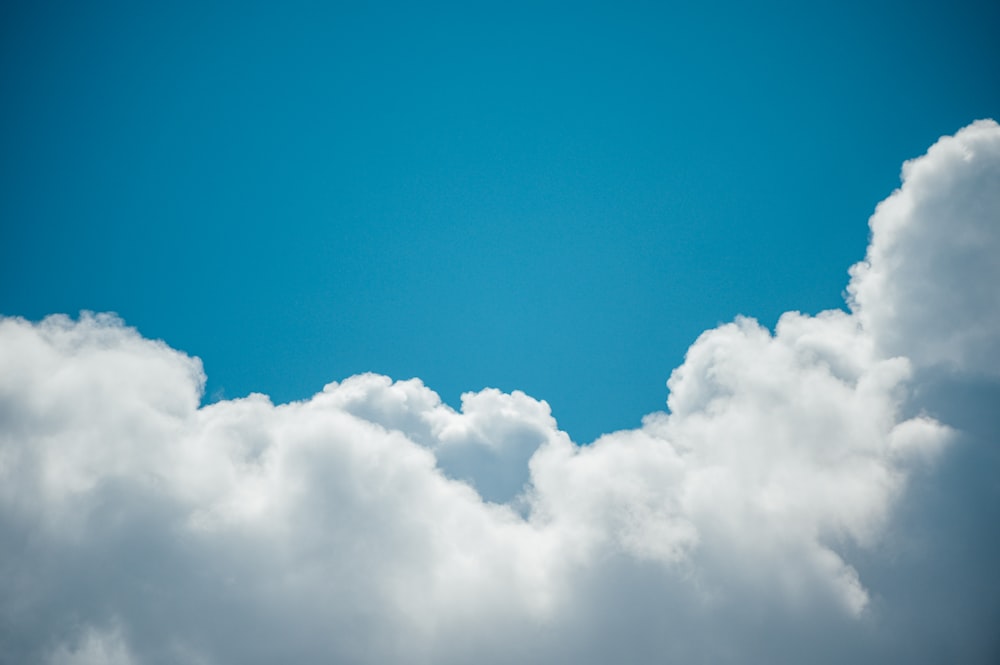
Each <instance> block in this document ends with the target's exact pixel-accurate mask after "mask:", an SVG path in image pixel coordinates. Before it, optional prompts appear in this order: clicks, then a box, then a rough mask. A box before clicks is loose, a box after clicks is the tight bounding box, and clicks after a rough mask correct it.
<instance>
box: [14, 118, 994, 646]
mask: <svg viewBox="0 0 1000 665" xmlns="http://www.w3.org/2000/svg"><path fill="white" fill-rule="evenodd" d="M998 146H1000V128H998V127H997V125H996V124H995V123H991V122H979V123H975V124H973V125H972V126H970V127H969V128H966V129H964V130H962V131H961V132H959V133H958V134H957V135H956V136H955V137H948V138H943V139H942V140H941V141H940V142H939V143H937V144H936V145H935V146H934V147H933V148H931V150H930V151H929V152H928V154H927V155H925V156H924V157H921V158H919V159H917V160H914V161H912V162H909V163H908V164H907V166H906V167H904V182H903V186H902V187H901V189H900V190H898V191H897V192H896V193H894V194H893V195H892V196H891V197H890V198H889V199H887V200H886V202H884V203H883V204H882V205H880V206H879V208H878V210H877V211H876V213H875V215H874V216H873V217H872V222H871V226H872V240H871V245H870V247H869V251H868V256H867V258H866V260H865V262H863V263H861V264H858V265H857V266H855V267H854V268H853V269H852V272H851V275H852V277H851V282H850V284H849V286H848V291H849V294H850V299H851V311H850V312H844V311H830V312H823V313H821V314H818V315H816V316H809V315H805V314H801V313H797V312H790V313H787V314H785V315H784V316H783V317H782V318H781V319H780V321H779V323H778V324H777V326H776V328H775V330H774V331H773V332H772V331H769V330H767V329H766V328H764V327H762V326H761V325H759V324H758V323H757V322H755V321H754V320H752V319H748V318H739V319H737V320H736V321H735V322H733V323H730V324H726V325H723V326H720V327H718V328H716V329H714V330H710V331H707V332H706V333H704V334H703V335H702V336H701V337H699V338H698V339H697V340H696V341H695V342H694V344H693V345H692V346H691V348H690V350H689V351H688V353H687V356H686V358H685V360H684V363H683V364H682V365H681V366H680V367H678V368H677V369H676V370H675V371H674V372H673V374H672V375H671V377H670V379H669V381H668V388H669V397H668V400H667V406H668V410H667V411H665V412H663V413H655V414H650V415H649V416H647V417H646V418H645V419H644V421H643V424H642V426H641V427H640V428H638V429H635V430H626V431H620V432H613V433H609V434H606V435H604V436H602V437H600V438H599V439H598V440H597V441H595V442H593V443H591V444H589V445H583V446H581V445H577V444H576V443H574V442H573V441H571V440H570V438H569V437H568V436H567V435H566V433H564V432H562V431H561V430H559V428H558V425H557V423H556V421H555V419H554V418H553V416H552V414H551V412H550V409H549V407H548V405H547V404H546V403H545V402H543V401H539V400H536V399H533V398H532V397H529V396H527V395H525V394H523V393H520V392H516V391H515V392H513V393H511V394H505V393H502V392H500V391H497V390H492V389H487V390H484V391H481V392H478V393H468V394H466V395H464V396H463V397H462V405H461V408H460V409H458V410H455V409H452V408H451V407H449V406H448V405H446V404H444V403H442V402H441V400H440V398H439V397H438V395H437V394H435V393H434V392H433V391H432V390H431V389H430V388H428V387H426V386H424V385H423V383H421V382H420V381H419V380H416V379H412V380H409V381H395V382H394V381H392V380H390V379H389V378H387V377H383V376H377V375H372V374H367V375H360V376H355V377H351V378H349V379H346V380H344V381H342V382H339V383H331V384H329V385H327V386H326V387H325V388H324V389H323V390H322V392H320V393H318V394H316V395H315V396H313V397H312V398H310V399H308V400H304V401H301V402H293V403H289V404H279V405H275V404H273V403H272V402H271V401H270V400H269V399H268V398H267V397H266V396H264V395H250V396H248V397H246V398H243V399H235V400H225V401H221V402H217V403H215V404H211V405H208V406H199V402H200V396H201V392H202V389H203V386H204V375H203V372H202V368H201V364H200V362H199V361H198V360H197V359H195V358H191V357H189V356H186V355H184V354H182V353H179V352H177V351H175V350H173V349H171V348H169V347H168V346H167V345H165V344H164V343H162V342H157V341H152V340H148V339H145V338H143V337H142V336H141V335H140V334H139V333H138V332H137V331H135V330H134V329H131V328H128V327H127V326H126V325H125V324H124V323H123V322H121V321H119V320H118V319H116V318H115V317H113V316H110V315H92V314H84V315H81V317H80V318H79V319H78V320H72V319H70V318H68V317H65V316H60V315H56V316H51V317H48V318H46V319H44V320H43V321H41V322H37V323H32V322H28V321H25V320H22V319H18V318H4V319H0V548H2V558H0V617H2V620H0V652H2V653H4V654H6V656H5V657H6V658H9V659H12V662H24V663H92V662H93V663H96V662H101V663H130V664H158V663H174V662H190V663H212V664H215V663H219V664H222V663H257V662H259V663H269V662H274V661H276V660H279V659H281V660H286V661H293V662H303V663H312V662H344V663H384V662H406V663H463V662H470V661H472V660H475V661H476V662H485V663H492V662H496V663H502V662H551V661H553V660H555V661H566V660H570V659H572V660H574V661H578V662H584V663H586V662H593V663H599V662H608V661H609V660H616V661H623V662H637V663H642V662H664V661H668V662H669V661H671V660H678V661H682V662H690V661H696V662H710V663H727V662H763V661H770V662H802V661H803V660H804V659H808V660H810V661H811V662H844V661H845V660H848V659H850V660H853V661H857V662H881V661H882V660H884V659H886V658H898V657H900V656H901V655H903V654H906V655H907V659H908V660H909V661H911V662H922V661H923V662H935V659H939V658H940V657H942V656H943V657H944V658H945V660H952V659H953V658H952V656H955V655H956V654H958V655H961V656H962V657H963V658H964V659H965V661H966V662H976V660H977V659H978V660H980V661H981V662H990V661H991V660H992V659H994V658H995V657H996V656H997V654H998V653H1000V650H998V648H997V647H998V645H997V644H996V642H995V641H991V640H993V639H994V638H992V637H990V635H991V634H992V633H991V632H990V631H989V630H988V629H984V628H983V626H988V623H983V624H982V625H979V624H971V623H970V624H969V625H965V626H962V627H955V628H950V629H949V628H942V627H941V626H940V625H939V624H938V623H937V622H936V620H935V619H936V616H935V615H934V613H933V612H930V611H928V612H922V611H915V610H914V608H913V604H912V602H911V601H912V599H913V595H912V593H911V592H910V591H907V589H908V587H907V585H906V584H902V583H900V582H898V581H894V580H899V579H902V580H908V579H909V577H908V572H907V571H910V572H913V573H915V572H917V571H919V572H921V574H927V573H928V572H933V573H941V571H942V569H941V568H939V567H936V566H942V565H952V564H954V563H955V562H958V561H961V562H964V563H969V562H970V561H973V563H975V561H976V559H975V558H974V557H973V559H969V558H968V557H966V558H961V557H957V558H956V557H950V558H949V556H947V553H946V552H938V551H937V550H935V549H934V548H933V547H931V548H928V547H921V546H920V545H919V543H920V539H921V538H922V537H924V536H926V534H927V532H926V530H925V528H926V527H925V525H926V524H928V523H932V524H940V523H941V522H942V518H941V514H951V513H948V511H947V510H945V511H944V513H942V512H941V510H938V512H937V513H935V510H937V509H936V508H935V506H937V507H938V508H940V506H941V505H942V504H941V503H940V502H939V501H937V500H936V499H934V497H933V496H932V495H931V494H928V493H927V491H926V488H927V487H933V488H937V489H936V490H935V492H937V493H938V494H936V495H935V496H939V495H945V494H946V493H947V492H948V491H950V490H951V489H952V488H950V486H949V485H947V484H941V483H938V484H937V485H935V484H934V482H933V479H934V478H935V477H936V476H935V475H934V474H935V473H937V470H938V469H940V468H947V465H948V460H952V459H956V453H955V452H954V451H955V450H956V449H959V450H965V451H968V450H972V449H973V448H975V449H977V450H981V449H982V447H983V446H988V445H993V444H995V443H996V442H995V440H994V439H995V435H996V433H997V432H996V430H995V429H994V428H993V426H992V425H989V424H987V425H982V422H983V421H982V419H981V418H980V419H979V420H977V422H978V423H979V424H980V426H979V428H978V429H975V428H974V427H973V428H970V427H969V423H968V422H967V421H968V419H967V418H964V417H963V415H962V412H961V411H960V410H955V409H954V408H949V401H948V399H947V398H942V397H941V395H942V394H946V395H947V394H950V393H948V391H945V390H942V389H940V386H938V388H934V386H930V384H929V383H928V382H929V381H930V380H929V379H927V376H928V374H927V372H928V371H930V370H929V369H928V368H936V367H947V368H948V371H949V372H950V374H949V377H950V380H952V381H958V380H960V378H961V376H964V375H966V374H968V375H975V376H976V377H977V378H976V379H975V380H976V381H978V382H979V383H978V384H976V386H978V387H975V388H971V389H969V390H967V393H966V394H968V395H971V396H972V397H971V398H970V401H972V402H975V401H976V400H981V399H984V398H983V397H982V396H983V395H989V394H993V393H991V392H990V391H989V390H988V389H987V388H986V387H984V386H988V385H994V384H991V383H989V382H990V381H992V379H990V378H989V377H987V378H983V376H982V370H986V371H987V372H993V371H994V370H995V369H1000V366H994V364H995V363H996V362H997V360H998V359H1000V356H997V354H996V350H997V347H996V344H997V339H998V334H1000V319H998V318H997V316H998V314H997V313H998V312H1000V308H998V307H997V306H996V305H997V302H996V295H995V293H994V290H993V289H991V288H987V286H983V287H982V288H980V287H979V285H980V284H984V285H985V284H992V283H993V282H997V280H996V279H994V278H995V277H996V276H997V275H996V265H997V264H996V262H995V258H994V257H995V254H994V253H993V252H994V250H995V249H996V248H997V244H998V242H1000V240H998V238H1000V233H998V226H997V221H998V220H997V210H998V209H1000V206H998V205H997V192H998V191H1000V170H998V169H1000V148H998ZM991 280H992V281H991ZM967 282H973V283H975V284H976V286H974V287H970V288H967V289H965V290H964V291H962V292H961V293H960V294H958V295H956V294H954V293H951V294H949V292H950V291H951V290H952V289H955V288H957V287H958V286H960V285H962V284H966V283H967ZM949 296H950V297H949ZM942 313H944V315H943V316H942ZM956 377H958V378H956ZM984 381H985V382H986V383H983V382H984ZM993 392H994V393H995V392H996V391H993ZM970 432H974V433H973V434H971V435H970ZM956 442H957V443H956ZM977 447H978V448H977ZM978 459H988V460H994V461H995V457H989V456H985V457H984V456H982V455H980V457H979V458H978ZM942 460H944V461H943V462H942ZM991 463H992V462H991ZM993 468H995V467H993ZM984 487H985V486H984ZM976 498H977V501H978V502H979V503H978V504H971V503H967V502H962V503H961V505H962V507H963V509H965V508H967V507H968V506H970V505H971V506H973V508H972V509H973V510H977V511H979V512H980V513H983V512H984V510H985V509H984V506H983V505H982V502H983V501H986V502H989V501H991V500H995V499H996V494H995V492H994V493H992V494H991V493H990V492H989V491H986V492H985V494H982V493H981V494H978V495H976ZM933 515H937V517H933ZM935 520H937V521H935ZM980 524H981V522H976V525H977V526H978V525H980ZM950 535H951V536H952V537H953V538H959V537H961V534H958V533H956V532H955V531H954V529H953V530H952V532H950ZM987 545H988V543H986V544H985V545H984V546H987ZM914 552H936V554H935V556H937V555H940V556H939V557H938V558H935V559H933V560H930V559H928V558H926V557H921V556H919V555H915V554H914ZM942 562H943V563H942ZM897 564H898V565H899V566H901V568H899V567H897ZM978 565H979V566H980V568H984V567H983V564H982V562H979V563H978ZM945 572H947V570H945ZM982 572H983V574H987V575H988V574H991V573H988V572H986V571H985V569H984V570H983V571H982ZM894 576H895V577H894ZM914 584H920V581H919V580H914ZM993 586H994V587H995V586H996V585H995V584H994V585H993ZM963 588H964V587H963ZM917 595H918V597H920V598H921V599H922V600H921V602H922V603H927V602H928V600H927V597H926V596H919V594H917ZM952 605H953V606H955V607H966V609H967V610H968V607H973V606H974V608H975V609H973V610H968V611H967V613H966V615H967V616H972V614H975V615H977V616H982V615H983V614H984V613H985V614H987V615H989V616H993V615H994V614H996V612H997V602H996V601H995V600H994V601H992V602H986V601H979V602H977V603H968V602H966V598H965V597H964V595H963V594H955V595H953V597H952ZM990 612H992V613H993V614H989V613H990ZM981 623H982V622H981ZM929 626H934V627H936V628H937V632H934V631H930V630H924V629H925V628H927V627H929ZM977 626H979V627H977ZM918 631H919V632H918ZM921 640H923V642H921ZM959 643H961V644H962V645H964V646H963V647H962V649H959V648H958V647H956V646H955V645H956V644H959ZM915 645H916V646H915ZM949 645H951V646H949ZM928 646H932V647H935V649H927V648H925V647H928Z"/></svg>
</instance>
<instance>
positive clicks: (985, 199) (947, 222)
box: [848, 120, 1000, 377]
mask: <svg viewBox="0 0 1000 665" xmlns="http://www.w3.org/2000/svg"><path fill="white" fill-rule="evenodd" d="M869 223H870V225H871V230H872V239H871V244H870V245H869V247H868V256H867V257H866V259H865V260H864V261H863V262H861V263H858V264H857V265H855V266H854V267H853V268H852V269H851V283H850V285H849V286H848V292H849V293H850V296H851V302H852V306H853V309H854V311H855V312H856V313H857V315H858V318H859V319H860V320H861V322H862V323H863V325H864V326H865V328H866V329H867V330H868V331H869V332H870V333H871V334H872V336H873V338H874V339H875V340H876V341H877V343H878V345H879V348H880V349H881V351H882V352H883V353H886V354H892V355H904V356H907V357H909V358H910V359H911V360H912V361H913V362H915V363H917V364H919V365H922V366H931V365H939V366H944V367H947V368H952V369H956V370H958V371H960V372H963V373H971V372H982V373H987V374H990V375H992V376H994V377H997V376H1000V338H998V336H997V331H998V330H1000V288H998V287H997V285H998V284H1000V260H998V259H997V257H1000V233H998V232H997V225H998V224H1000V131H998V127H997V123H996V122H994V121H992V120H980V121H978V122H974V123H973V124H971V125H969V126H968V127H966V128H965V129H963V130H961V131H960V132H958V133H957V134H956V135H955V136H947V137H944V138H942V139H941V140H940V141H938V142H937V143H936V144H934V146H932V147H931V149H930V150H929V151H928V152H927V154H926V155H924V156H923V157H920V158H919V159H914V160H912V161H909V162H906V163H905V164H903V185H902V187H900V188H899V189H898V190H896V191H895V192H894V193H893V194H892V196H890V197H889V198H887V199H886V200H885V201H883V202H882V203H881V204H879V206H878V208H877V209H876V211H875V214H874V215H872V217H871V220H870V222H869Z"/></svg>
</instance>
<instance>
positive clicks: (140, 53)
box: [0, 2, 1000, 442]
mask: <svg viewBox="0 0 1000 665" xmlns="http://www.w3.org/2000/svg"><path fill="white" fill-rule="evenodd" d="M625 4H626V3H586V4H583V3H551V2H532V3H502V4H501V3H496V4H478V3H473V4H470V3H455V4H448V3H420V4H419V5H418V4H412V3H402V4H393V3H372V4H362V3H358V4H351V5H347V4H339V3H293V4H286V3H282V6H281V7H280V8H279V7H278V6H277V5H266V4H257V3H238V4H237V3H232V4H229V3H205V2H199V3H169V5H170V6H169V7H162V6H161V7H157V6H156V5H154V4H152V3H100V2H99V3H5V4H4V7H3V8H2V10H0V12H2V15H0V26H2V27H0V30H2V38H0V91H2V96H3V99H4V100H5V101H4V103H3V105H2V108H0V142H2V145H3V150H2V152H0V182H2V184H0V223H2V242H0V311H2V312H3V313H4V314H7V315H20V316H25V317H27V318H29V319H39V318H41V317H43V316H44V315H46V314H49V313H53V312H66V313H70V314H72V315H76V314H77V313H78V312H79V311H80V310H93V311H114V312H117V313H119V314H120V315H121V316H122V317H123V318H124V319H125V321H126V322H127V323H128V324H130V325H133V326H136V327H138V329H139V330H140V331H141V332H142V333H143V334H144V335H145V336H147V337H152V338H162V339H165V340H167V341H168V343H169V344H171V345H172V346H174V347H175V348H179V349H183V350H184V351H186V352H188V353H190V354H193V355H197V356H199V357H200V358H202V360H203V361H204V364H205V368H206V372H207V375H208V386H207V399H209V400H212V399H217V398H219V397H222V396H225V397H238V396H242V395H245V394H247V393H249V392H251V391H260V392H265V393H267V394H269V395H271V396H272V398H273V399H274V400H276V401H287V400H291V399H302V398H305V397H308V396H309V395H311V394H313V393H314V392H316V391H318V390H319V389H320V388H321V387H322V386H323V385H324V384H325V383H327V382H329V381H333V380H340V379H343V378H345V377H347V376H350V375H352V374H355V373H358V372H363V371H375V372H380V373H384V374H388V375H390V376H392V377H394V378H399V379H403V378H409V377H412V376H417V377H420V378H421V379H422V380H423V381H425V382H426V383H427V385H429V386H430V387H431V388H433V389H434V390H436V391H437V392H439V393H440V394H441V395H442V397H443V399H445V401H447V402H449V403H451V404H457V402H458V396H459V394H460V393H462V392H464V391H468V390H480V389H482V388H483V387H487V386H493V387H498V388H500V389H502V390H506V391H510V390H513V389H520V390H524V391H526V392H527V393H529V394H531V395H533V396H535V397H538V398H540V399H545V400H547V401H548V402H549V403H550V404H551V406H552V408H553V412H554V415H555V416H556V418H557V419H558V421H559V422H560V425H561V426H562V427H563V428H565V429H566V430H567V431H568V432H569V433H570V434H571V436H572V437H573V438H574V439H575V440H577V441H580V442H586V441H589V440H591V439H593V438H594V437H595V436H597V435H598V434H600V433H601V432H607V431H611V430H613V429H618V428H623V427H634V426H636V425H637V424H638V422H639V418H640V417H641V416H642V415H643V414H645V413H647V412H650V411H654V410H657V409H662V408H663V406H664V400H665V398H666V388H665V386H664V382H665V380H666V378H667V376H668V375H669V373H670V371H671V370H672V369H673V368H674V367H676V366H677V365H679V364H680V362H681V361H682V359H683V355H684V352H685V350H686V349H687V347H688V346H689V345H690V344H691V343H692V342H693V341H694V339H695V338H696V337H697V336H698V335H699V334H700V333H701V332H702V331H703V330H705V329H706V328H711V327H713V326H715V325H716V324H718V323H720V322H725V321H729V320H732V319H733V317H734V316H735V315H737V314H746V315H750V316H755V317H758V318H759V319H760V320H761V321H762V322H763V323H764V324H766V325H768V326H773V325H774V323H775V321H776V319H777V316H778V315H779V314H780V313H781V312H783V311H786V310H793V309H798V310H802V311H805V312H818V311H820V310H823V309H827V308H835V307H841V306H842V303H843V300H842V295H841V294H842V290H843V288H844V285H845V283H846V273H845V269H846V267H847V266H849V265H850V264H851V263H853V262H854V261H856V260H858V259H859V258H861V256H863V254H864V249H865V245H866V243H867V239H868V228H867V226H866V220H867V218H868V216H869V215H870V214H871V213H872V211H873V209H874V206H875V204H876V203H877V202H878V201H879V200H881V199H882V198H884V197H885V196H886V195H887V194H888V193H889V192H890V191H891V190H892V189H893V188H894V187H896V186H898V184H899V165H900V163H901V162H902V161H903V160H904V159H909V158H912V157H915V156H917V155H919V154H921V153H922V151H923V150H925V149H926V147H927V146H928V145H930V144H931V143H932V142H933V141H934V140H936V139H937V138H938V137H939V136H940V135H942V134H947V133H952V132H954V131H955V130H957V129H958V128H959V127H962V126H964V125H965V124H967V123H968V122H970V121H971V120H973V119H976V118H980V117H987V116H996V115H997V114H998V109H1000V86H998V85H996V83H997V81H996V67H997V64H998V63H1000V47H998V45H997V40H996V39H995V26H996V25H997V19H998V11H997V9H996V6H995V4H993V3H986V2H982V3H968V2H964V3H963V2H959V3H950V4H944V3H922V2H918V3H912V2H906V3H903V2H898V3H893V2H875V3H865V4H863V5H862V4H861V3H856V4H855V3H825V2H824V3H763V4H761V3H755V4H753V5H750V4H744V3H723V4H702V5H698V6H677V5H673V4H669V3H627V6H623V5H625Z"/></svg>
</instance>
